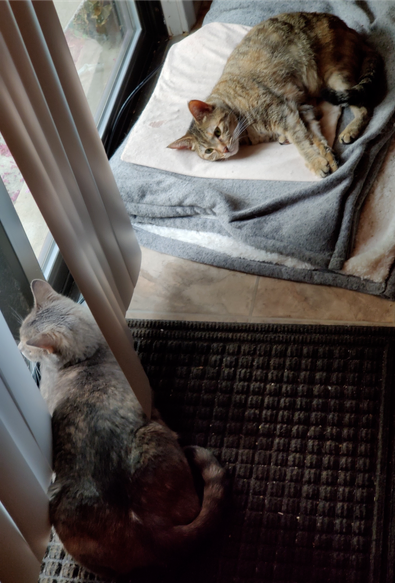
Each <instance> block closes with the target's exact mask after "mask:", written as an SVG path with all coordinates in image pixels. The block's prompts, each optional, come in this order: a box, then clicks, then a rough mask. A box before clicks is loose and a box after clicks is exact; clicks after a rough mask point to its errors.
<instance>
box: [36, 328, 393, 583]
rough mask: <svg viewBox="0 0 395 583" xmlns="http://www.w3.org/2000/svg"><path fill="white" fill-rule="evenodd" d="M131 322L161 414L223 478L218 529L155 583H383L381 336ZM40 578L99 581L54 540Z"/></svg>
mask: <svg viewBox="0 0 395 583" xmlns="http://www.w3.org/2000/svg"><path fill="white" fill-rule="evenodd" d="M130 327H131V329H132V332H133V334H134V337H135V340H136V347H137V350H138V353H139V355H140V357H141V360H142V362H143V365H144V368H145V370H146V372H147V374H148V377H149V379H150V382H151V385H152V387H153V389H154V391H155V395H156V404H157V406H158V408H159V410H160V411H161V412H162V415H163V417H164V418H165V420H166V421H167V423H168V424H169V425H170V427H172V428H173V429H175V430H176V431H178V432H179V434H180V436H181V442H182V443H183V444H197V445H202V446H205V447H208V448H210V449H211V450H212V451H213V452H214V453H215V454H216V455H217V456H218V458H219V459H220V460H221V461H222V463H223V464H224V465H226V466H227V468H228V470H229V478H230V480H229V481H230V493H229V508H228V510H227V512H226V516H225V517H224V524H223V527H222V529H221V532H220V533H219V534H218V535H217V536H216V538H215V539H214V540H212V541H210V542H209V543H208V544H207V545H206V548H204V549H200V551H199V554H198V555H197V556H196V557H192V558H190V559H188V562H187V564H184V565H182V566H181V567H180V569H179V570H178V572H177V573H171V574H170V573H167V574H158V575H157V576H156V577H155V581H156V582H160V581H172V582H176V581H177V582H180V583H181V581H183V582H184V581H188V582H191V583H195V582H196V583H197V582H202V583H203V582H204V583H225V582H226V583H258V582H259V583H274V582H276V583H318V582H319V583H332V582H333V583H343V582H347V583H384V582H385V583H389V582H391V583H392V582H393V580H394V572H393V564H394V559H393V556H394V548H395V539H394V535H393V518H394V517H393V513H394V508H393V504H392V499H391V491H393V489H394V482H393V474H392V467H393V453H394V452H393V439H392V437H393V431H394V418H393V417H394V414H393V412H394V403H393V398H394V396H393V388H394V382H393V372H394V363H395V332H394V331H393V330H392V329H390V328H364V327H346V326H345V327H333V326H282V325H245V324H242V325H237V324H232V325H228V324H210V323H209V324H207V323H193V322H192V323H191V322H163V321H160V322H158V321H137V320H134V321H131V322H130ZM133 580H134V579H131V581H133ZM40 581H41V583H55V582H56V583H66V582H68V581H74V582H77V583H79V582H82V581H98V579H97V578H95V577H94V576H92V575H89V574H88V573H86V572H85V571H83V570H82V569H79V568H78V567H76V566H75V565H74V564H73V563H72V561H71V560H70V558H69V557H67V556H65V555H64V553H63V551H62V549H61V545H60V544H59V543H58V542H56V540H55V541H53V542H52V543H51V544H50V546H49V549H48V553H47V556H46V558H45V560H44V562H43V569H42V576H41V579H40Z"/></svg>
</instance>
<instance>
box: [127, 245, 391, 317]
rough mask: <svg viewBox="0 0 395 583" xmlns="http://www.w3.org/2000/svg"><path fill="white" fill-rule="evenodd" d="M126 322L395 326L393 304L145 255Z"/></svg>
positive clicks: (316, 286)
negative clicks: (128, 320)
mask: <svg viewBox="0 0 395 583" xmlns="http://www.w3.org/2000/svg"><path fill="white" fill-rule="evenodd" d="M142 251H143V259H142V268H141V272H140V277H139V280H138V282H137V286H136V290H135V293H134V296H133V299H132V302H131V304H130V308H129V311H128V312H127V317H128V318H137V319H157V320H184V321H206V322H207V321H216V322H255V323H263V322H267V323H268V322H281V323H322V324H360V325H362V324H365V325H384V326H391V325H392V326H393V325H394V324H395V303H394V302H390V301H388V300H384V299H381V298H377V297H375V296H370V295H367V294H362V293H357V292H352V291H349V290H343V289H340V288H336V287H328V286H320V285H310V284H305V283H297V282H293V281H284V280H280V279H272V278H267V277H257V276H253V275H248V274H243V273H239V272H236V271H228V270H226V269H220V268H216V267H213V266H209V265H203V264H200V263H195V262H193V261H187V260H185V259H179V258H177V257H171V256H169V255H164V254H162V253H157V252H155V251H151V250H149V249H142Z"/></svg>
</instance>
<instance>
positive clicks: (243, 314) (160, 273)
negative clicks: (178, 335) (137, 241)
mask: <svg viewBox="0 0 395 583" xmlns="http://www.w3.org/2000/svg"><path fill="white" fill-rule="evenodd" d="M142 251H143V259H142V267H141V271H140V277H139V279H138V282H137V286H136V289H135V292H134V295H133V299H132V302H131V304H130V307H129V312H128V314H127V315H128V317H144V318H157V319H163V318H172V319H173V318H177V319H181V318H182V319H186V320H187V319H192V316H193V319H204V320H216V321H222V320H223V321H248V318H249V315H250V313H251V310H252V306H253V300H254V296H255V292H256V284H257V277H256V276H255V275H246V274H242V273H238V272H236V271H228V270H226V269H219V268H216V267H212V266H209V265H203V264H200V263H194V262H193V261H187V260H185V259H179V258H176V257H171V256H169V255H164V254H162V253H156V252H155V251H151V250H149V249H143V250H142ZM139 312H140V313H141V316H139V315H138V313H139ZM132 313H133V314H134V315H132ZM143 313H144V316H142V314H143Z"/></svg>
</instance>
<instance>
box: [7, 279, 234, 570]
mask: <svg viewBox="0 0 395 583" xmlns="http://www.w3.org/2000/svg"><path fill="white" fill-rule="evenodd" d="M31 287H32V292H33V296H34V307H33V309H32V311H31V313H30V314H29V315H28V316H27V317H26V319H25V320H24V322H23V323H22V326H21V329H20V339H21V340H20V345H19V348H20V350H21V351H22V353H23V354H24V355H25V356H26V358H28V359H29V360H31V361H33V362H39V363H40V370H41V384H40V390H41V392H42V394H43V397H44V398H45V400H46V402H47V404H48V408H49V411H50V413H51V415H52V431H53V469H54V472H55V475H56V477H55V480H54V483H53V484H52V485H51V486H50V488H49V497H50V520H51V523H52V524H53V525H54V527H55V529H56V532H57V534H58V535H59V538H60V539H61V541H62V543H63V544H64V547H65V548H66V550H67V551H68V552H69V553H70V554H71V555H72V556H73V557H74V559H75V560H76V561H77V562H78V563H80V564H81V565H83V566H84V567H86V568H87V569H89V570H91V571H93V572H94V573H97V574H98V575H100V576H106V577H114V576H118V575H122V574H128V573H130V572H131V571H132V570H134V569H137V568H144V567H146V566H154V565H165V564H167V562H168V561H169V560H171V557H172V556H175V555H177V554H178V553H180V552H183V551H189V550H191V548H192V547H193V545H194V543H196V542H197V541H198V540H200V539H201V538H202V537H204V536H205V535H206V534H207V533H208V532H209V531H210V529H212V527H213V526H214V525H215V524H216V523H217V522H218V519H219V517H220V514H221V508H222V502H223V499H224V480H225V472H224V469H223V468H222V467H221V466H220V464H219V463H218V461H217V460H216V459H215V457H214V456H213V455H212V454H211V453H210V452H209V451H208V450H206V449H204V448H202V447H190V448H186V449H187V450H188V451H187V452H184V451H183V450H182V448H181V447H180V445H179V444H178V441H177V436H176V434H175V433H173V432H172V431H171V430H170V429H169V428H168V427H167V426H166V424H165V423H164V422H163V421H162V419H161V418H160V416H159V414H158V412H157V411H156V410H154V411H153V415H152V419H151V420H148V419H147V417H146V416H145V415H144V413H143V411H142V409H141V406H140V405H139V403H138V401H137V399H136V397H135V396H134V393H133V392H132V390H131V388H130V386H129V384H128V382H127V381H126V378H125V377H124V375H123V373H122V371H121V369H120V368H119V366H118V364H117V362H116V360H115V358H114V356H113V354H112V352H111V351H110V349H109V347H108V345H107V343H106V341H105V340H104V337H103V336H102V334H101V332H100V330H99V328H98V326H97V324H96V322H95V320H94V319H93V317H92V315H91V314H90V312H89V310H88V309H87V308H85V307H83V306H81V305H79V304H76V303H75V302H73V301H72V300H71V299H68V298H66V297H64V296H62V295H59V294H57V293H56V292H55V291H54V290H53V289H52V288H51V286H50V285H49V284H48V283H46V282H44V281H41V280H34V281H33V282H32V286H31ZM185 453H187V455H188V459H189V460H190V462H191V464H192V466H194V467H195V468H197V469H198V471H199V473H200V474H201V476H202V479H203V482H204V490H203V501H202V504H200V501H199V498H198V495H197V492H196V489H195V486H194V482H193V478H192V472H191V468H190V465H189V463H188V461H187V457H186V455H185Z"/></svg>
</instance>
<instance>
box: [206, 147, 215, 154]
mask: <svg viewBox="0 0 395 583" xmlns="http://www.w3.org/2000/svg"><path fill="white" fill-rule="evenodd" d="M213 149H214V148H207V150H206V151H205V154H211V152H212V151H213Z"/></svg>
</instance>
